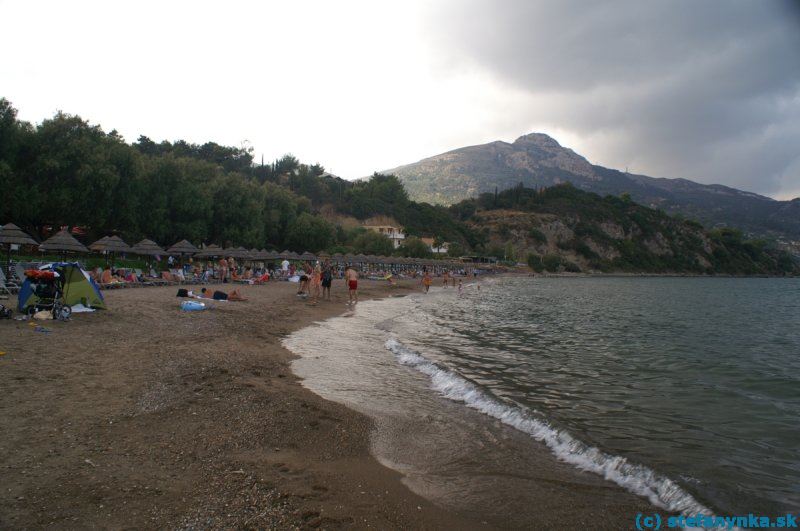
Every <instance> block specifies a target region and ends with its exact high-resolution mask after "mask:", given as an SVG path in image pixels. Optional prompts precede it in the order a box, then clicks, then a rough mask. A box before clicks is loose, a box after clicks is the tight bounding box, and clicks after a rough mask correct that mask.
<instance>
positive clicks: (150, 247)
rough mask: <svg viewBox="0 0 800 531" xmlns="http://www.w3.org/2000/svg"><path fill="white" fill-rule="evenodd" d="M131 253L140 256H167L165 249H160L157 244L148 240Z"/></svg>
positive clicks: (135, 247)
mask: <svg viewBox="0 0 800 531" xmlns="http://www.w3.org/2000/svg"><path fill="white" fill-rule="evenodd" d="M131 252H132V253H133V254H138V255H139V256H158V255H161V254H166V252H165V251H164V249H162V248H161V247H159V245H158V244H157V243H156V242H154V241H153V240H148V239H144V240H142V241H140V242H139V243H137V244H136V245H134V246H133V247H131Z"/></svg>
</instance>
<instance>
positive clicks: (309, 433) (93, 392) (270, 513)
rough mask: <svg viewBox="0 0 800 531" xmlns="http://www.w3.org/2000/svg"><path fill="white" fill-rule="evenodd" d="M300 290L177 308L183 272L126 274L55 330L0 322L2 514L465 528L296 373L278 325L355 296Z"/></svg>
mask: <svg viewBox="0 0 800 531" xmlns="http://www.w3.org/2000/svg"><path fill="white" fill-rule="evenodd" d="M362 286H363V287H362V292H361V295H362V298H369V297H379V296H384V295H387V294H389V293H390V292H391V293H393V294H402V293H407V292H408V291H409V290H410V289H411V288H410V287H409V286H408V285H400V286H397V287H393V288H390V287H389V286H388V285H387V284H385V283H377V282H369V281H364V282H362ZM337 287H338V288H339V289H336V288H337ZM226 288H228V289H229V288H230V286H226ZM295 289H296V285H293V284H289V283H286V282H276V283H272V284H269V285H266V286H246V287H244V288H243V291H244V293H245V294H246V295H247V296H248V297H249V298H250V300H249V301H247V302H240V303H216V304H214V307H213V308H212V309H211V310H208V311H204V312H182V311H180V310H179V308H178V306H179V302H180V299H177V298H176V297H175V293H176V290H177V287H164V288H141V289H117V290H110V291H107V292H105V295H106V300H107V302H108V306H109V310H107V311H98V312H96V313H94V314H83V315H76V316H75V317H74V318H73V319H72V321H70V322H68V323H60V322H52V321H48V322H44V323H43V324H44V327H45V328H46V329H47V330H49V332H37V331H35V330H34V327H33V326H30V325H29V323H27V322H20V321H3V322H0V351H2V352H5V354H4V355H2V356H0V389H2V400H0V432H1V433H2V434H3V436H2V437H1V438H0V474H1V475H2V478H3V481H2V489H0V528H6V529H8V528H17V529H19V528H44V527H58V528H64V527H66V528H150V529H153V528H187V529H188V528H222V527H226V528H231V527H252V528H269V527H274V528H292V527H298V528H314V527H323V528H339V527H353V526H354V527H363V528H368V527H369V528H381V529H386V528H453V527H459V528H465V527H470V524H469V522H467V521H465V520H462V519H460V518H459V517H458V516H457V515H455V514H452V513H449V512H447V511H445V510H443V509H441V508H438V507H436V506H434V505H432V504H431V503H429V502H427V501H426V500H424V499H423V498H421V497H419V496H416V495H414V494H413V493H411V492H410V491H409V490H408V489H407V488H406V487H405V486H403V485H402V483H401V482H400V481H399V475H398V474H397V473H395V472H393V471H390V470H389V469H387V468H385V467H383V466H381V465H380V464H378V463H377V461H375V460H374V459H373V458H372V457H371V456H370V454H369V442H368V441H369V430H370V422H369V421H368V420H367V419H366V418H364V417H363V416H361V415H359V414H357V413H355V412H353V411H350V410H348V409H346V408H344V407H342V406H339V405H337V404H334V403H331V402H327V401H324V400H322V399H321V398H319V397H317V396H316V395H314V394H313V393H311V392H310V391H308V390H306V389H304V388H303V387H302V386H301V385H300V382H299V381H298V379H297V378H295V377H294V376H293V375H292V374H291V372H290V370H289V361H290V359H291V357H292V355H291V354H290V353H289V352H288V351H286V350H284V349H283V348H282V347H281V346H280V339H281V338H282V337H283V336H284V335H285V334H287V333H288V332H290V331H292V330H295V329H297V328H299V327H302V326H304V325H305V324H307V323H311V322H313V321H316V320H320V319H324V318H326V317H329V316H332V315H334V314H337V313H341V312H342V311H343V310H345V302H346V298H347V292H346V291H345V290H344V289H343V286H342V285H341V283H339V286H336V285H335V286H334V301H333V302H330V303H327V302H321V303H320V304H319V305H317V306H312V305H310V304H308V303H307V302H305V301H301V300H298V299H297V298H296V297H295V295H294V290H295ZM3 302H4V303H6V304H7V305H10V304H8V303H13V302H15V301H14V299H13V298H12V299H10V300H7V301H3Z"/></svg>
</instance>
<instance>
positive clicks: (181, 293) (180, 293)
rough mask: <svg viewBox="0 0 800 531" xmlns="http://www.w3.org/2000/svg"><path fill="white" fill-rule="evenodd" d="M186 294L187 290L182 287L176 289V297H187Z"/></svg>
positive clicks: (187, 294) (187, 293)
mask: <svg viewBox="0 0 800 531" xmlns="http://www.w3.org/2000/svg"><path fill="white" fill-rule="evenodd" d="M188 296H189V290H187V289H184V288H180V289H178V294H177V295H176V297H188Z"/></svg>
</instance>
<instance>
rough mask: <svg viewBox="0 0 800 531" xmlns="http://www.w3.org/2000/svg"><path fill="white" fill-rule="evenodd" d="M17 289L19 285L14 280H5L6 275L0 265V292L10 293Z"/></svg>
mask: <svg viewBox="0 0 800 531" xmlns="http://www.w3.org/2000/svg"><path fill="white" fill-rule="evenodd" d="M18 291H19V285H18V284H16V283H15V282H11V281H8V280H6V275H5V274H4V273H3V268H1V267H0V293H7V294H8V295H11V294H12V293H16V292H18Z"/></svg>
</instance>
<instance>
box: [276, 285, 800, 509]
mask: <svg viewBox="0 0 800 531" xmlns="http://www.w3.org/2000/svg"><path fill="white" fill-rule="evenodd" d="M286 345H287V347H289V348H290V349H292V350H294V351H296V352H298V353H299V354H301V355H302V358H301V359H299V360H297V361H296V362H295V370H296V371H297V372H298V373H299V374H300V375H301V376H303V377H304V378H305V384H306V385H307V386H309V387H310V388H311V389H312V390H314V391H316V392H318V393H320V394H322V395H323V396H325V397H326V398H331V399H334V400H338V401H340V402H343V403H346V404H348V405H349V406H351V407H354V408H355V409H358V410H360V411H362V412H365V413H367V414H369V415H371V416H373V418H375V419H376V422H377V429H376V433H375V436H374V441H373V448H374V452H375V453H376V455H377V456H378V457H379V458H381V459H382V460H383V461H384V462H385V463H386V464H388V465H390V466H393V467H394V468H396V469H398V470H401V471H402V472H404V473H405V474H406V476H407V478H408V479H407V481H408V483H409V485H410V486H411V487H412V488H413V489H415V490H417V491H418V492H421V493H424V494H427V495H430V496H432V497H434V498H438V499H439V501H441V500H446V499H450V500H453V499H457V500H461V501H462V502H463V503H469V504H470V506H476V504H477V506H479V505H481V504H483V505H484V506H488V507H495V508H501V509H500V510H502V511H512V510H519V507H515V504H524V503H525V499H524V496H522V497H520V496H519V495H516V494H515V495H512V493H518V492H520V491H521V490H522V491H525V489H529V488H530V489H532V488H535V486H536V478H535V477H534V476H535V473H534V471H533V469H534V468H535V467H537V466H539V465H537V464H536V462H528V461H527V459H528V458H530V456H531V455H534V454H537V453H538V454H542V453H546V454H548V455H551V456H552V457H553V461H554V462H555V460H556V459H558V460H560V461H561V462H563V463H566V465H568V466H569V467H572V468H573V469H575V470H580V471H583V472H582V474H583V475H584V476H592V477H593V478H596V479H597V481H599V482H606V481H610V482H613V483H616V484H617V485H619V486H621V487H622V488H624V489H625V490H627V491H628V492H630V493H632V494H635V495H636V496H639V497H640V498H641V499H642V500H646V501H648V502H649V503H652V504H655V505H656V506H659V507H661V508H664V509H669V510H672V511H676V512H680V511H683V512H687V513H693V512H697V511H710V512H714V513H717V514H741V513H747V512H760V513H770V514H774V513H778V512H781V511H786V510H794V511H797V510H798V509H800V426H799V425H798V421H800V281H798V280H795V279H713V278H709V279H701V278H569V279H567V278H535V279H530V278H506V279H497V280H489V281H488V282H485V283H483V284H482V286H481V289H480V290H479V289H478V287H477V286H476V285H474V284H469V285H468V286H467V287H466V288H465V289H464V293H463V295H461V296H459V295H458V294H457V291H456V290H455V289H453V288H448V289H446V290H444V289H441V288H439V289H437V290H432V291H431V293H430V294H428V295H422V294H414V295H411V296H408V297H404V298H394V299H387V300H383V301H371V302H366V303H361V304H360V305H359V307H358V309H357V310H356V311H355V312H354V314H353V315H350V316H346V317H338V318H334V319H331V320H328V321H326V322H323V323H319V324H317V325H314V326H312V327H309V328H306V329H303V330H300V331H298V332H297V333H295V334H293V335H292V336H290V337H289V338H288V339H287V340H286ZM528 468H530V470H528ZM587 472H588V474H587ZM526 481H529V482H528V483H526Z"/></svg>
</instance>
